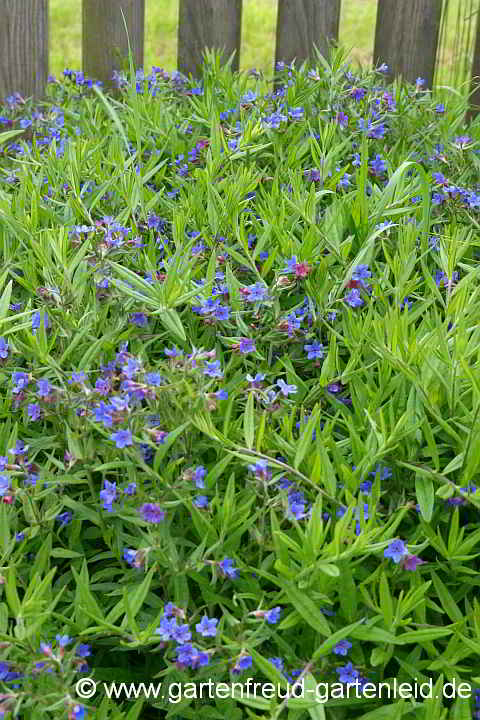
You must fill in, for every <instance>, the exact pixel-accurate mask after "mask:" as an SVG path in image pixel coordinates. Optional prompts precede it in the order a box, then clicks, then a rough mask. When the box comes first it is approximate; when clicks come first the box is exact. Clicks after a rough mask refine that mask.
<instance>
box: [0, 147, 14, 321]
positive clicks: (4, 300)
mask: <svg viewBox="0 0 480 720" xmlns="http://www.w3.org/2000/svg"><path fill="white" fill-rule="evenodd" d="M0 137H1V136H0ZM12 282H13V281H12V280H10V282H9V283H8V285H7V287H6V288H5V290H4V291H3V293H2V297H1V298H0V321H1V320H3V319H4V318H6V317H7V315H8V310H9V306H10V297H11V295H12Z"/></svg>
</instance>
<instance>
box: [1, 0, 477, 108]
mask: <svg viewBox="0 0 480 720" xmlns="http://www.w3.org/2000/svg"><path fill="white" fill-rule="evenodd" d="M149 1H150V2H161V1H162V0H149ZM340 4H341V0H278V16H277V29H276V49H275V61H276V62H277V61H279V60H283V61H285V62H291V61H292V60H293V59H294V58H296V60H297V63H300V62H302V61H303V60H305V59H307V58H308V57H309V56H311V54H312V52H313V47H314V45H316V46H317V47H318V48H319V50H320V51H321V52H322V53H323V54H326V53H327V52H328V45H329V42H331V41H336V40H337V39H338V30H339V21H340ZM79 9H80V0H79ZM121 11H123V14H124V17H125V21H126V25H127V27H128V33H129V37H130V43H131V47H132V52H133V56H134V60H135V64H136V66H137V67H142V66H143V49H144V23H145V0H82V57H83V70H84V72H85V73H86V74H87V75H89V76H90V77H92V78H94V79H97V80H102V81H103V83H104V85H105V87H109V86H111V83H112V81H111V78H112V72H113V70H114V69H117V70H118V69H119V68H120V63H121V60H120V58H121V57H122V56H123V57H124V56H126V55H127V53H128V45H127V36H126V33H125V25H124V20H123V17H122V12H121ZM441 13H442V0H378V9H377V19H376V27H375V46H374V56H373V59H374V63H378V64H381V63H383V62H386V63H387V65H388V66H389V68H390V73H391V75H392V76H394V75H402V76H403V77H404V78H406V79H407V80H410V81H411V82H415V80H416V78H417V77H419V76H420V77H423V78H425V80H426V83H427V86H430V87H431V85H432V82H433V74H434V67H435V57H436V54H437V48H438V39H439V31H440V20H441ZM241 21H242V0H179V22H178V58H177V59H178V65H177V66H178V70H180V71H181V72H183V73H185V74H187V75H188V74H189V73H192V75H194V76H195V75H197V74H198V72H199V66H200V62H201V54H202V51H203V49H204V48H205V47H209V48H218V49H223V50H224V58H227V57H229V56H230V55H231V54H232V52H233V51H234V50H235V51H236V56H235V60H234V63H233V68H234V69H238V66H239V56H240V34H241ZM473 73H474V74H475V75H478V74H480V22H478V23H477V41H476V47H475V58H474V63H473ZM47 77H48V0H0V101H1V100H2V99H3V98H4V97H5V96H7V95H9V94H11V93H12V92H14V91H19V92H20V94H21V95H22V96H23V97H30V96H34V97H36V98H39V97H42V95H43V93H44V88H45V84H46V82H47ZM472 101H473V103H474V106H475V105H480V92H479V91H477V92H476V93H475V94H474V95H473V96H472Z"/></svg>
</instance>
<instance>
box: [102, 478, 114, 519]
mask: <svg viewBox="0 0 480 720" xmlns="http://www.w3.org/2000/svg"><path fill="white" fill-rule="evenodd" d="M116 499H117V483H111V482H109V481H108V480H105V481H104V487H103V490H100V500H102V502H103V509H104V510H107V511H108V512H112V510H113V507H112V505H113V503H114V502H115V500H116Z"/></svg>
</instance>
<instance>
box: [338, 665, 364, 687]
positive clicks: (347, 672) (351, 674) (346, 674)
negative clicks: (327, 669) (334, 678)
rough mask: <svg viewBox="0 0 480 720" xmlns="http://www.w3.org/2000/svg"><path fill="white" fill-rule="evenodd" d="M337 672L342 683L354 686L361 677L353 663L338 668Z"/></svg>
mask: <svg viewBox="0 0 480 720" xmlns="http://www.w3.org/2000/svg"><path fill="white" fill-rule="evenodd" d="M335 671H336V672H337V673H338V675H339V678H338V679H339V680H340V682H342V683H352V684H353V683H354V682H355V680H356V679H357V678H358V676H359V672H358V670H355V668H354V667H353V665H352V663H351V662H349V663H347V665H344V666H343V667H338V668H336V669H335Z"/></svg>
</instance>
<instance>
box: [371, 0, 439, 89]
mask: <svg viewBox="0 0 480 720" xmlns="http://www.w3.org/2000/svg"><path fill="white" fill-rule="evenodd" d="M441 15H442V0H408V2H399V0H378V5H377V22H376V25H375V47H374V51H373V62H374V63H376V64H377V63H378V64H381V63H383V62H386V63H387V65H388V67H389V71H390V77H393V76H396V75H402V77H403V78H404V79H405V80H408V81H409V82H413V83H414V82H415V81H416V79H417V77H421V78H424V79H425V81H426V85H427V87H432V83H433V73H434V70H435V58H436V55H437V46H438V37H439V33H440V20H441Z"/></svg>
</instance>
